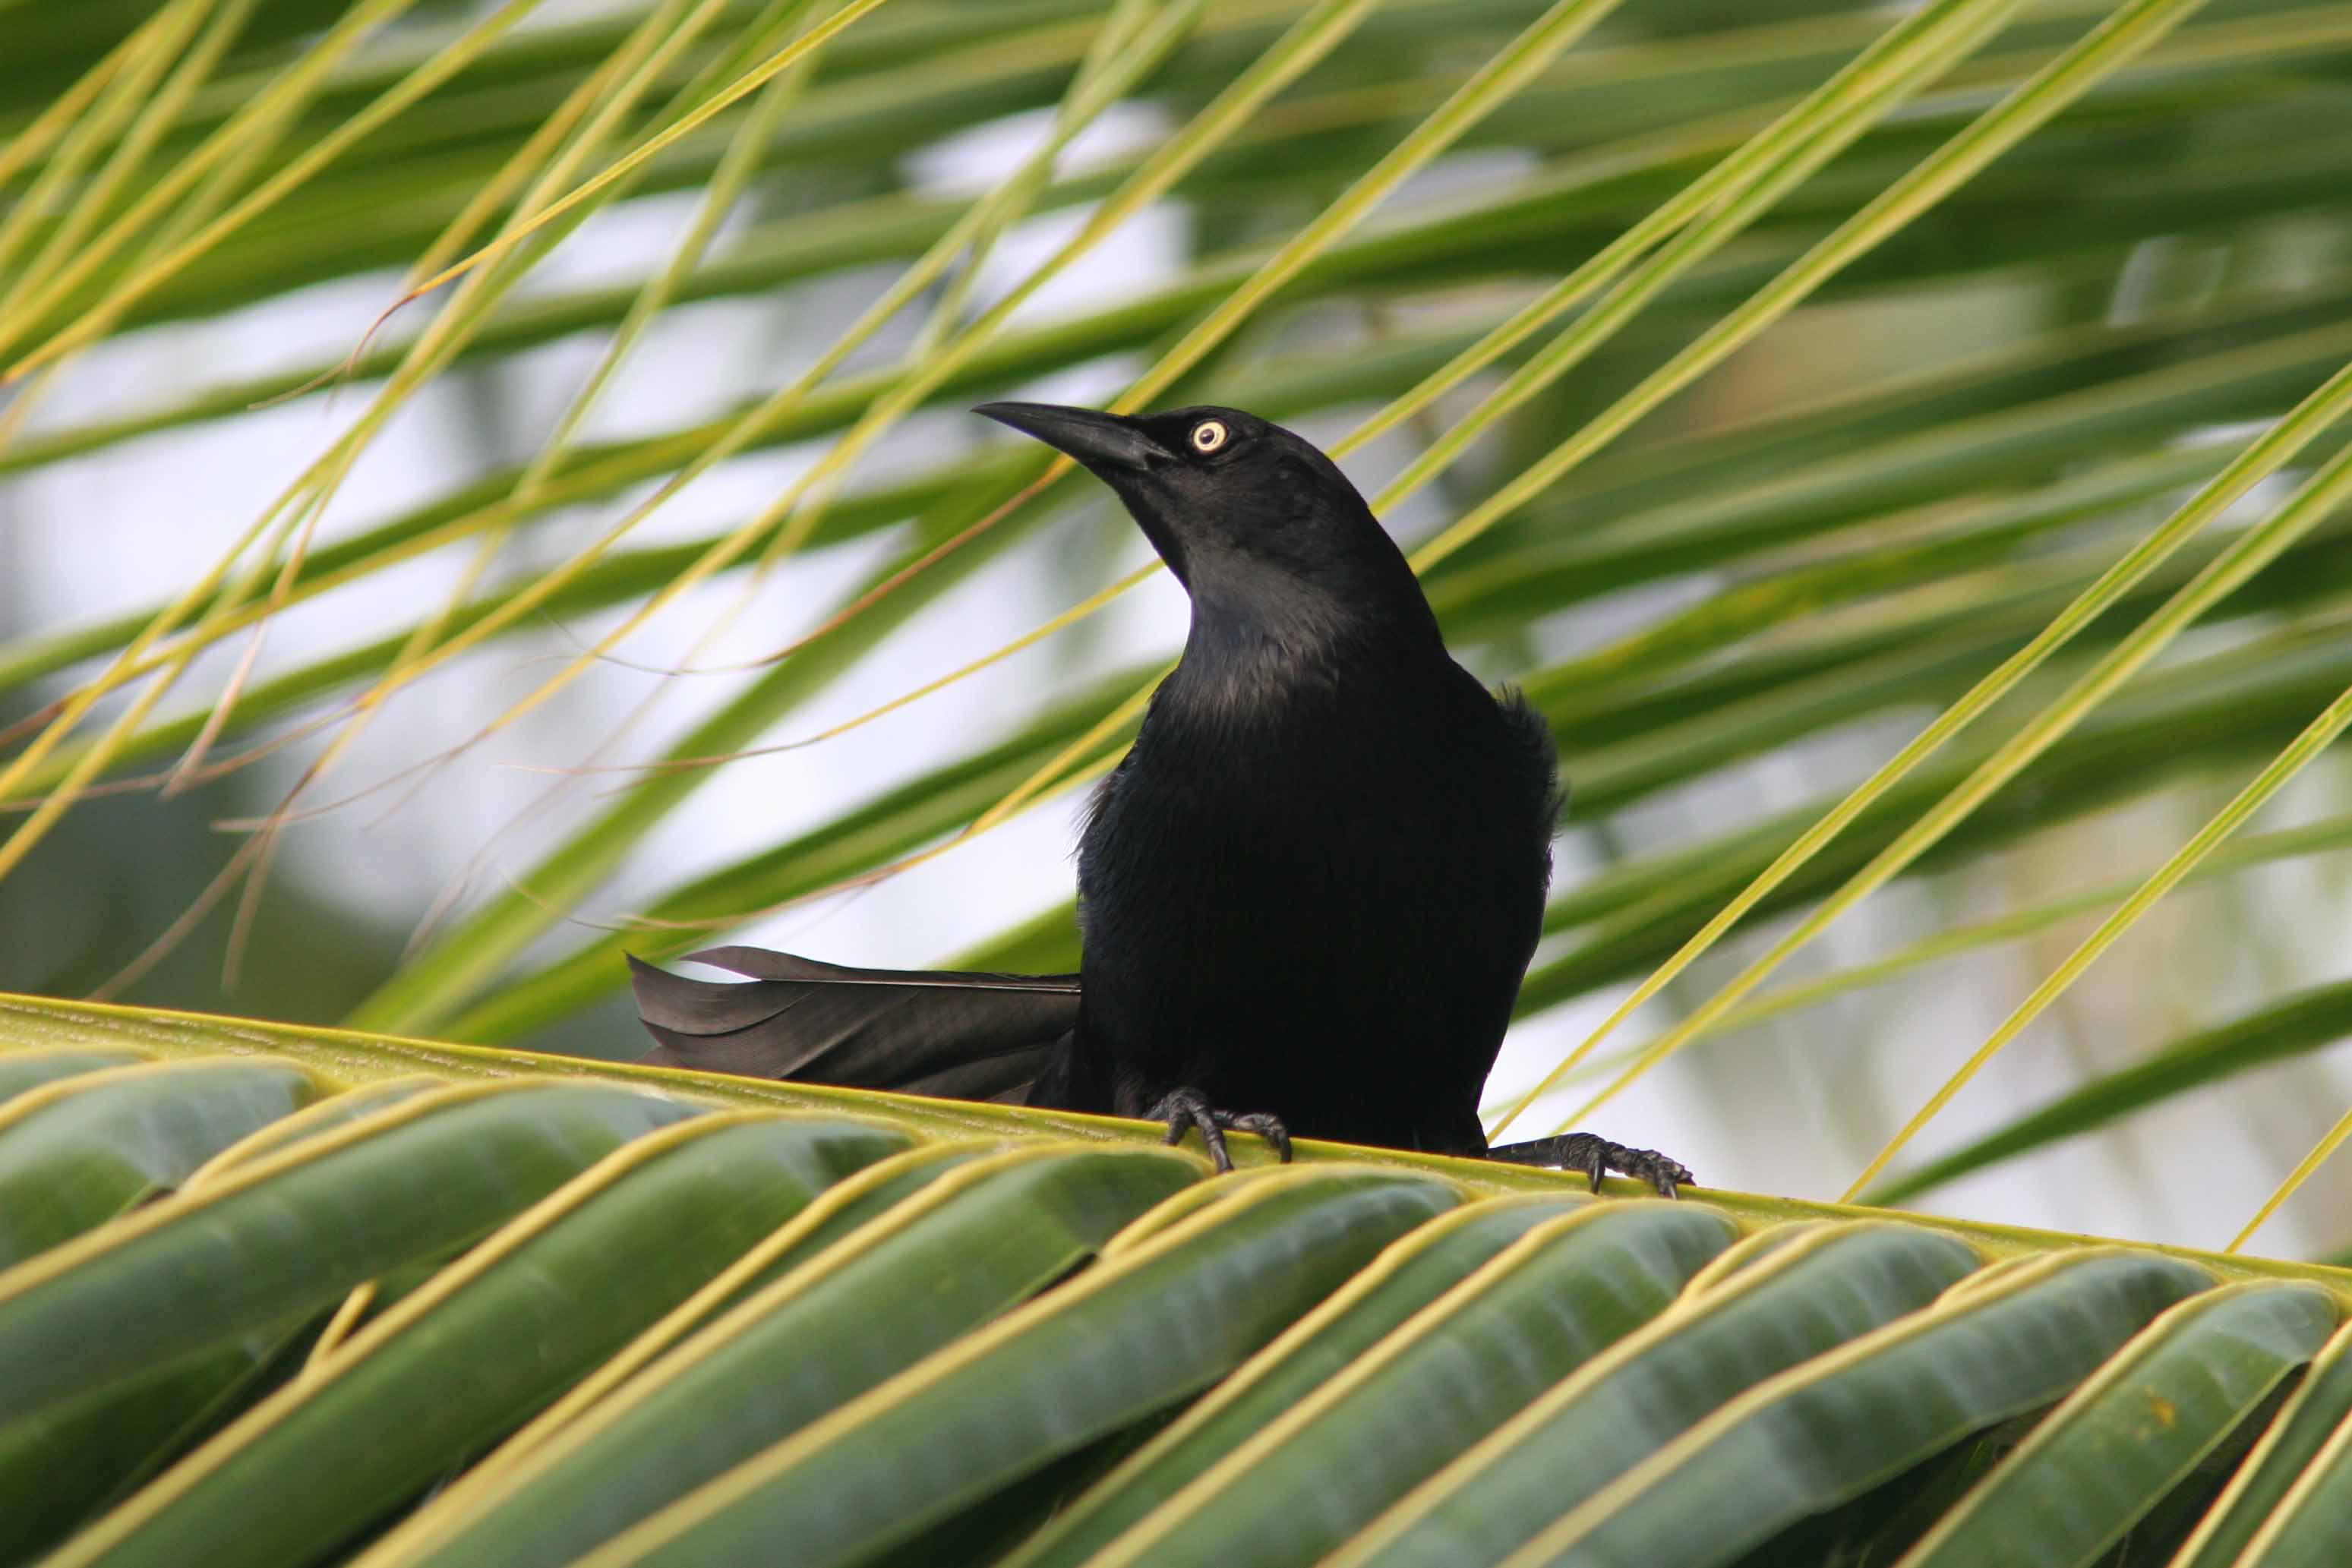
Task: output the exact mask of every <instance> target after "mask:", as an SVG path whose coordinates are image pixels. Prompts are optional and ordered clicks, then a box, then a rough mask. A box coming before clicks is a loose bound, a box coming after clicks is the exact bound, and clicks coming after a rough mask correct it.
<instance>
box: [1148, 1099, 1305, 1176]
mask: <svg viewBox="0 0 2352 1568" xmlns="http://www.w3.org/2000/svg"><path fill="white" fill-rule="evenodd" d="M1147 1114H1148V1115H1149V1116H1150V1118H1151V1119H1152V1120H1153V1121H1156V1122H1165V1123H1167V1124H1168V1136H1167V1137H1166V1138H1165V1139H1164V1140H1163V1141H1164V1142H1167V1143H1171V1144H1181V1143H1182V1142H1183V1141H1184V1134H1186V1133H1187V1132H1190V1131H1191V1130H1192V1129H1193V1128H1195V1127H1198V1128H1199V1129H1200V1130H1201V1142H1202V1143H1203V1144H1205V1145H1208V1149H1209V1158H1210V1160H1211V1161H1212V1162H1213V1163H1214V1164H1215V1166H1216V1167H1217V1169H1218V1170H1219V1171H1221V1172H1223V1171H1229V1170H1231V1169H1233V1168H1234V1159H1233V1155H1230V1154H1228V1153H1226V1152H1225V1134H1226V1133H1228V1132H1240V1133H1255V1134H1257V1135H1258V1136H1259V1137H1261V1138H1264V1139H1265V1141H1266V1142H1267V1143H1269V1144H1271V1145H1274V1154H1275V1157H1276V1159H1278V1160H1280V1161H1281V1162H1282V1163H1283V1164H1285V1165H1287V1164H1289V1163H1290V1130H1289V1129H1288V1128H1287V1127H1285V1126H1284V1125H1283V1124H1282V1120H1281V1118H1280V1117H1277V1116H1272V1115H1268V1114H1267V1113H1265V1112H1263V1111H1254V1112H1248V1113H1243V1114H1240V1115H1236V1114H1234V1113H1233V1112H1231V1111H1221V1110H1219V1109H1218V1108H1217V1107H1216V1106H1214V1105H1212V1104H1210V1103H1209V1097H1208V1096H1207V1095H1205V1094H1203V1093H1202V1092H1200V1091H1199V1090H1197V1089H1171V1090H1170V1091H1169V1092H1167V1093H1166V1094H1163V1095H1161V1096H1160V1103H1158V1104H1156V1105H1154V1106H1152V1108H1151V1109H1150V1112H1148V1113H1147Z"/></svg>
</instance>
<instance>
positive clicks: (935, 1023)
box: [629, 947, 1078, 1103]
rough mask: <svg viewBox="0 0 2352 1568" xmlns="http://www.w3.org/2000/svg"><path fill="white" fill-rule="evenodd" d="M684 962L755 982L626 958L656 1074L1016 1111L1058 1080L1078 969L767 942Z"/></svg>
mask: <svg viewBox="0 0 2352 1568" xmlns="http://www.w3.org/2000/svg"><path fill="white" fill-rule="evenodd" d="M686 959H687V961H688V962H692V963H698V964H710V965H714V966H716V967H719V968H722V969H731V970H733V971H734V972H735V973H737V974H739V975H743V976H748V977H750V983H748V984H737V983H732V982H728V981H714V980H691V979H688V978H686V977H684V976H681V975H673V974H670V973H668V972H667V970H663V969H657V968H656V967H653V966H652V965H650V964H647V963H645V962H643V961H642V960H640V959H637V958H635V957H632V958H631V959H630V960H629V967H630V970H631V971H632V977H633V982H634V984H635V988H636V993H637V1015H638V1017H639V1018H641V1019H644V1021H645V1025H646V1030H647V1031H648V1032H649V1033H651V1034H652V1035H653V1037H654V1039H655V1040H656V1041H657V1042H658V1043H657V1044H656V1047H655V1048H654V1049H653V1050H652V1051H648V1052H646V1056H645V1057H644V1059H643V1060H645V1061H648V1062H652V1063H655V1064H656V1065H659V1066H665V1067H687V1068H694V1069H697V1070H698V1071H705V1072H732V1073H738V1074H740V1075H742V1076H746V1077H751V1078H776V1079H787V1078H788V1079H797V1080H799V1081H800V1082H806V1083H832V1084H838V1085H841V1086H843V1087H845V1088H854V1089H890V1090H896V1091H898V1092H901V1093H907V1094H936V1095H943V1096H946V1097H948V1098H951V1099H958V1100H1000V1101H1010V1102H1013V1103H1022V1102H1024V1101H1025V1100H1027V1099H1028V1097H1029V1096H1028V1090H1029V1086H1030V1085H1031V1084H1033V1083H1034V1082H1036V1081H1037V1080H1038V1079H1039V1078H1041V1077H1054V1078H1058V1077H1059V1076H1060V1074H1059V1072H1058V1071H1056V1069H1058V1068H1059V1067H1060V1066H1061V1064H1062V1060H1063V1059H1064V1058H1065V1057H1066V1055H1067V1054H1068V1051H1069V1041H1070V1031H1071V1030H1072V1029H1073V1028H1074V1027H1075V1026H1076V1023H1077V1019H1078V977H1076V975H989V974H977V973H965V972H961V971H957V970H952V969H852V968H847V967H843V966H841V965H838V964H821V963H818V962H816V961H815V960H814V959H811V958H802V957H796V956H793V955H792V954H790V953H775V952H771V951H769V950H768V949H766V948H763V947H712V948H709V949H706V950H705V951H703V952H699V953H689V954H687V955H686Z"/></svg>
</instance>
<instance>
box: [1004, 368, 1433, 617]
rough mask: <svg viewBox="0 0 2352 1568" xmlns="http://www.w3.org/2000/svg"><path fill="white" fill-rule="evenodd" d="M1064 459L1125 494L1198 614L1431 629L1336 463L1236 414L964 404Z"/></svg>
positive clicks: (1423, 606) (1410, 582)
mask: <svg viewBox="0 0 2352 1568" xmlns="http://www.w3.org/2000/svg"><path fill="white" fill-rule="evenodd" d="M973 412H974V413H982V414H985V415H987V416H988V417H989V418H991V419H993V420H995V421H997V422H998V423H1002V424H1009V425H1011V426H1012V427H1013V429H1015V430H1018V431H1021V432H1023V433H1024V434H1029V435H1033V436H1035V437H1036V438H1037V439H1038V440H1040V441H1042V442H1044V443H1045V444H1046V445H1048V446H1051V447H1054V448H1055V449H1056V450H1058V451H1061V452H1065V453H1067V454H1068V455H1070V456H1072V457H1074V458H1076V460H1077V461H1078V462H1079V463H1080V464H1082V465H1085V467H1086V468H1087V470H1088V471H1089V472H1090V473H1092V474H1093V475H1094V476H1096V477H1097V478H1098V479H1100V480H1102V482H1103V483H1104V484H1106V485H1108V486H1110V487H1111V488H1112V489H1113V490H1114V491H1116V492H1117V493H1118V498H1119V499H1120V500H1121V501H1123V502H1125V503H1126V505H1127V509H1128V511H1129V514H1130V515H1132V516H1133V517H1134V518H1135V520H1136V522H1137V524H1138V525H1139V526H1140V527H1141V528H1142V529H1143V532H1144V535H1145V537H1147V538H1150V541H1151V546H1152V548H1153V549H1156V550H1158V551H1159V552H1160V559H1162V560H1164V561H1166V562H1167V563H1168V568H1169V570H1171V571H1172V572H1174V573H1175V574H1176V578H1177V580H1178V581H1180V582H1181V583H1182V584H1183V585H1184V588H1185V591H1187V592H1189V593H1190V594H1191V595H1192V602H1193V608H1194V621H1195V625H1196V626H1198V625H1199V624H1200V623H1201V621H1202V615H1203V613H1204V612H1206V613H1208V614H1210V615H1212V616H1214V617H1216V618H1218V619H1221V620H1222V619H1227V618H1232V619H1238V620H1241V621H1245V622H1253V623H1256V624H1259V625H1267V624H1270V623H1295V622H1299V621H1301V620H1323V621H1328V620H1332V619H1334V618H1338V619H1340V620H1346V621H1361V620H1364V619H1365V618H1372V619H1374V620H1378V621H1380V622H1387V623H1391V624H1393V623H1396V622H1405V623H1409V624H1411V625H1412V626H1413V627H1414V628H1415V629H1416V630H1419V629H1422V628H1424V627H1425V628H1426V629H1428V630H1429V631H1431V632H1434V622H1433V621H1432V620H1431V619H1430V614H1429V609H1428V604H1427V601H1425V600H1423V597H1422V593H1421V586H1420V584H1419V582H1418V581H1417V580H1415V579H1414V577H1413V575H1412V569H1411V568H1409V567H1408V566H1407V565H1406V564H1405V560H1404V557H1403V555H1402V553H1401V552H1400V551H1399V550H1398V549H1397V548H1396V545H1395V543H1394V542H1393V541H1392V540H1391V539H1390V538H1389V537H1388V535H1387V533H1386V532H1384V531H1383V530H1382V529H1381V525H1380V523H1379V521H1378V520H1377V519H1376V518H1374V517H1373V516H1372V513H1371V508H1370V507H1367V506H1366V505H1365V504H1364V498H1363V497H1361V496H1360V495H1359V494H1357V491H1356V487H1355V486H1353V485H1351V484H1349V482H1348V476H1346V475H1345V474H1342V473H1340V472H1339V465H1338V464H1336V463H1334V462H1332V461H1331V460H1330V459H1329V458H1328V457H1326V456H1325V455H1323V454H1322V453H1321V452H1319V451H1318V450H1316V448H1315V447H1314V446H1313V445H1312V444H1309V443H1308V442H1307V440H1306V439H1305V438H1304V437H1302V436H1299V435H1297V434H1293V433H1292V432H1290V431H1287V430H1285V429H1283V428H1282V427H1281V426H1280V425H1278V424H1273V423H1268V422H1267V421H1265V420H1263V419H1260V418H1258V417H1257V416H1256V415H1255V414H1253V413H1243V412H1242V411H1241V410H1240V409H1236V408H1213V407H1203V408H1180V409H1175V410H1172V411H1171V412H1169V413H1154V414H1141V415H1136V416H1129V415H1124V414H1115V413H1098V412H1097V411H1096V410H1093V409H1087V408H1065V407H1062V406H1060V405H1058V404H1055V403H1043V402H992V403H983V404H982V405H981V406H980V407H979V408H977V409H975V410H974V411H973Z"/></svg>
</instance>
